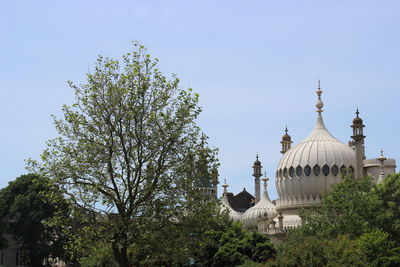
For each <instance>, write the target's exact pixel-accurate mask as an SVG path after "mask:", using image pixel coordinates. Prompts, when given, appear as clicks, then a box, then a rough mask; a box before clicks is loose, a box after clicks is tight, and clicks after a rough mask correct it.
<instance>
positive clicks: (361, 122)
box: [353, 108, 363, 124]
mask: <svg viewBox="0 0 400 267" xmlns="http://www.w3.org/2000/svg"><path fill="white" fill-rule="evenodd" d="M358 114H360V112H358V108H357V111H356V115H357V116H356V117H355V118H354V119H353V124H363V120H362V119H361V118H360V117H358Z"/></svg>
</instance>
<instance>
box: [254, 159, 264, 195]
mask: <svg viewBox="0 0 400 267" xmlns="http://www.w3.org/2000/svg"><path fill="white" fill-rule="evenodd" d="M261 168H262V166H261V162H260V161H259V160H258V154H257V156H256V161H254V164H253V176H254V186H255V194H256V203H257V202H258V201H260V177H261V175H262V174H261Z"/></svg>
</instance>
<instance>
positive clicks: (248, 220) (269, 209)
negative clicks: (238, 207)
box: [243, 191, 278, 228]
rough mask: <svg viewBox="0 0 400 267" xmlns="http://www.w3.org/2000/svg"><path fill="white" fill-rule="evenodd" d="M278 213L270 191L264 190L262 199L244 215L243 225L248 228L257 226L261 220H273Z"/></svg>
mask: <svg viewBox="0 0 400 267" xmlns="http://www.w3.org/2000/svg"><path fill="white" fill-rule="evenodd" d="M277 215H278V213H277V211H276V207H275V205H274V204H273V203H272V202H271V200H270V198H269V196H268V192H267V191H264V192H263V195H262V197H261V200H260V201H259V202H258V203H257V204H256V205H255V206H254V207H251V208H250V209H248V210H246V212H245V213H244V215H243V225H244V227H246V228H257V225H258V221H259V220H267V221H272V220H273V219H274V218H275V217H276V216H277Z"/></svg>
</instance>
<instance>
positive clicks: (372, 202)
mask: <svg viewBox="0 0 400 267" xmlns="http://www.w3.org/2000/svg"><path fill="white" fill-rule="evenodd" d="M372 187H373V183H372V181H371V179H369V178H364V179H362V180H360V181H356V180H354V179H351V178H345V179H344V180H343V182H341V183H339V184H336V185H334V186H333V187H332V191H331V192H329V193H327V194H325V195H324V196H323V199H322V205H321V206H320V207H317V208H314V209H311V210H307V211H304V212H303V213H302V214H301V216H302V219H303V222H304V224H303V227H301V228H300V229H299V230H301V231H303V232H304V234H306V235H316V236H320V237H324V238H336V237H337V236H339V235H348V236H350V237H351V238H355V237H358V236H360V235H361V234H363V233H365V232H368V231H371V230H374V229H377V226H378V225H379V224H380V220H381V216H380V215H379V211H380V210H381V207H382V201H381V200H380V199H379V198H378V196H376V195H375V194H372V193H371V189H372Z"/></svg>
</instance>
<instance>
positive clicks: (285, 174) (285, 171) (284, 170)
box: [283, 167, 288, 178]
mask: <svg viewBox="0 0 400 267" xmlns="http://www.w3.org/2000/svg"><path fill="white" fill-rule="evenodd" d="M283 176H284V177H285V178H288V175H287V168H286V167H285V168H284V169H283Z"/></svg>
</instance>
